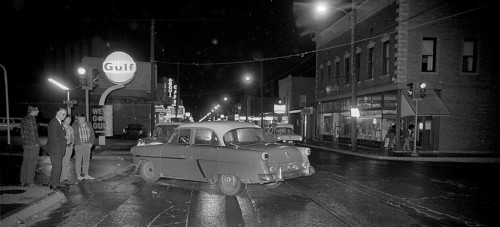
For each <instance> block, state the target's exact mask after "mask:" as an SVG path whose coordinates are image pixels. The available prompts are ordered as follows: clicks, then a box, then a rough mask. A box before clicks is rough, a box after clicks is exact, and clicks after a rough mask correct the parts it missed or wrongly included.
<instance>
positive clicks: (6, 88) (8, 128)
mask: <svg viewBox="0 0 500 227" xmlns="http://www.w3.org/2000/svg"><path fill="white" fill-rule="evenodd" d="M0 66H1V67H2V69H3V78H4V80H5V111H6V112H7V146H10V111H9V83H8V81H7V69H5V67H4V66H3V65H2V64H0Z"/></svg>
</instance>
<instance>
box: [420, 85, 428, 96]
mask: <svg viewBox="0 0 500 227" xmlns="http://www.w3.org/2000/svg"><path fill="white" fill-rule="evenodd" d="M419 87H420V98H423V97H424V96H425V88H426V87H427V83H425V82H422V83H420V85H419Z"/></svg>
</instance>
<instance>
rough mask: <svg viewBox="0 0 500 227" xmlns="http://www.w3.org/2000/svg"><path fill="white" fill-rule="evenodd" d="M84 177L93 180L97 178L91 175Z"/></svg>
mask: <svg viewBox="0 0 500 227" xmlns="http://www.w3.org/2000/svg"><path fill="white" fill-rule="evenodd" d="M83 178H84V179H87V180H93V179H95V178H93V177H92V176H90V175H85V177H83Z"/></svg>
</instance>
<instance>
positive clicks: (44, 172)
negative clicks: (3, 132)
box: [0, 138, 136, 227]
mask: <svg viewBox="0 0 500 227" xmlns="http://www.w3.org/2000/svg"><path fill="white" fill-rule="evenodd" d="M135 143H136V141H121V140H119V139H112V138H111V139H106V145H104V146H96V147H95V148H94V149H93V150H92V159H91V160H90V170H89V172H90V175H91V176H93V177H95V180H96V181H99V180H102V179H106V178H108V177H110V176H113V175H114V174H117V173H120V172H123V171H126V170H128V169H129V168H130V162H129V161H126V160H127V156H128V154H130V147H132V146H133V145H135ZM4 147H5V146H4ZM0 155H2V156H6V158H8V156H14V157H18V159H22V158H21V157H20V156H22V148H21V150H20V149H19V147H15V146H11V147H10V148H9V149H5V148H4V149H2V150H1V151H0ZM124 157H125V158H124ZM130 158H131V156H130ZM71 168H72V169H74V157H73V158H72V160H71ZM15 171H19V170H18V169H16V170H15ZM2 174H6V173H2ZM48 174H50V159H49V157H48V156H46V154H45V156H40V157H39V165H38V168H37V173H36V176H35V183H36V184H37V186H35V187H21V186H18V185H15V186H0V226H2V227H11V226H22V224H23V223H24V222H25V220H26V219H29V218H30V217H33V216H34V215H36V214H37V213H40V212H43V211H47V209H49V208H51V207H55V206H56V205H57V204H60V203H64V202H65V201H66V196H65V195H64V193H65V192H67V191H68V190H69V188H66V187H72V186H71V185H69V186H65V187H63V190H62V191H55V190H50V189H49V188H48V187H46V186H41V185H42V184H43V183H46V181H48ZM75 178H76V176H75V174H74V171H73V173H72V176H70V180H73V181H75V182H78V181H77V180H76V179H75ZM78 183H82V182H78ZM83 183H84V182H83Z"/></svg>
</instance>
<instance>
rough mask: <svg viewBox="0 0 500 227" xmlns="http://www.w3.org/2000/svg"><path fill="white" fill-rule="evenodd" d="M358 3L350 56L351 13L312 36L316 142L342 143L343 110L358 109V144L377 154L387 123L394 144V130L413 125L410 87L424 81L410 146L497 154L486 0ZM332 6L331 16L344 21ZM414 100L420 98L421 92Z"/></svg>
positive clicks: (495, 82)
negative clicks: (414, 140) (354, 93)
mask: <svg viewBox="0 0 500 227" xmlns="http://www.w3.org/2000/svg"><path fill="white" fill-rule="evenodd" d="M356 5H357V7H356V10H355V21H356V23H355V36H354V37H355V38H354V40H355V42H354V45H355V48H354V50H355V53H354V54H352V53H350V52H351V49H350V47H351V46H350V39H351V26H350V25H351V22H350V15H351V12H349V14H345V16H344V17H342V18H340V19H339V20H337V21H335V22H334V23H333V24H331V25H330V26H329V27H328V28H326V29H325V30H323V31H321V32H320V33H318V34H317V36H316V37H315V38H314V41H315V42H316V49H317V63H316V90H315V93H316V106H315V108H316V110H317V111H316V113H315V119H316V122H315V126H316V127H315V137H316V138H317V139H322V140H331V141H338V142H346V143H350V138H351V119H350V108H351V107H353V106H356V107H358V108H360V117H359V118H358V119H357V120H356V128H357V133H356V134H357V139H358V144H364V145H370V146H377V147H378V146H382V141H383V139H384V137H385V135H386V134H387V131H388V129H389V128H390V127H391V126H392V125H396V126H399V127H397V128H398V133H397V136H398V137H399V135H400V133H399V132H400V131H401V130H400V129H405V128H406V127H407V126H408V125H410V124H415V120H414V119H415V110H416V109H417V108H416V101H414V99H412V97H411V96H410V95H409V93H408V91H409V87H408V85H409V84H413V85H414V86H417V85H419V84H420V83H426V84H427V87H426V90H425V93H424V95H425V96H423V98H422V99H421V100H420V101H418V103H419V108H418V109H417V115H418V121H417V124H416V125H417V127H416V128H417V130H418V141H417V147H421V149H426V150H441V151H446V150H472V151H487V150H495V148H496V147H498V145H499V142H498V141H499V140H498V136H497V134H496V130H497V128H498V127H499V126H500V124H499V121H498V120H497V119H496V117H497V116H498V114H499V110H500V108H499V107H500V106H499V92H498V89H499V84H500V82H499V81H500V80H499V78H498V76H496V75H497V74H498V67H494V66H493V64H494V63H495V61H494V60H495V56H494V54H495V53H494V51H492V50H493V49H498V48H496V47H497V44H496V42H495V41H494V40H493V37H494V36H493V33H494V29H492V27H491V23H492V21H494V20H493V19H492V18H493V16H494V14H493V9H494V7H493V6H492V5H490V2H489V1H485V0H478V1H462V0H457V1H443V0H424V1H421V0H403V1H400V0H365V1H360V0H358V1H357V4H356ZM330 7H331V8H333V9H332V10H331V13H343V12H342V11H341V10H337V11H335V6H334V5H331V6H330ZM337 9H338V8H337ZM348 11H350V9H349V10H348ZM352 59H354V61H355V62H354V66H355V67H354V70H355V71H354V72H355V73H354V75H355V77H354V80H355V81H354V83H356V85H357V89H356V90H357V99H356V100H357V102H356V103H355V104H354V105H352V104H351V97H352V95H351V92H352V91H351V90H352V87H351V85H352V83H353V81H352V78H351V75H350V73H351V70H352V69H351V67H350V63H351V62H350V61H351V60H352ZM415 93H416V94H417V96H416V97H420V90H418V89H417V90H416V92H415ZM398 139H399V138H398ZM397 141H398V146H399V149H400V147H401V145H400V144H399V141H400V140H397Z"/></svg>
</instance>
